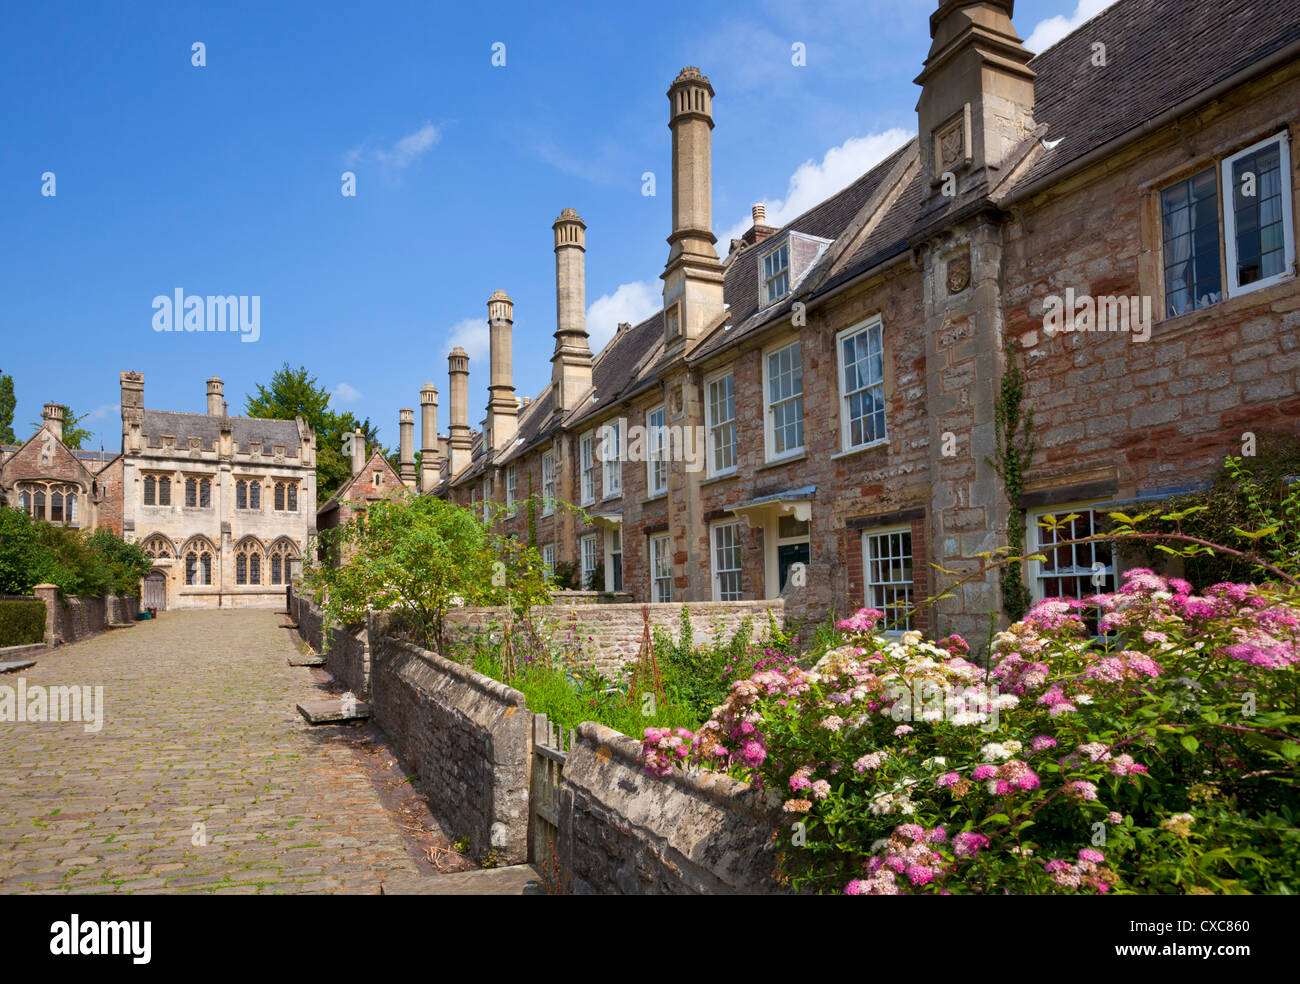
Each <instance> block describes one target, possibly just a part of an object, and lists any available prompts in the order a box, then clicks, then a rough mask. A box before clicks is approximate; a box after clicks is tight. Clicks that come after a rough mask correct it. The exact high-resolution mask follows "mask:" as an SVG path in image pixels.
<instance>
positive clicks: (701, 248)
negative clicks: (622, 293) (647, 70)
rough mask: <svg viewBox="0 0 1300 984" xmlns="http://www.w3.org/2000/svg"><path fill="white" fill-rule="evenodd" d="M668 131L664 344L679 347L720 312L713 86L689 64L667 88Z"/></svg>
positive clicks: (694, 337) (693, 338)
mask: <svg viewBox="0 0 1300 984" xmlns="http://www.w3.org/2000/svg"><path fill="white" fill-rule="evenodd" d="M668 105H669V121H668V127H669V129H671V130H672V132H673V231H672V235H670V236H669V237H668V247H669V248H668V262H667V264H666V265H665V266H664V272H663V273H662V274H661V276H662V278H663V281H664V344H665V346H667V347H668V348H669V349H670V350H671V349H672V347H673V346H674V345H677V346H679V347H684V345H685V343H686V342H689V341H694V340H695V339H696V338H698V337H699V336H700V334H701V333H702V332H703V331H704V330H705V328H706V327H708V325H709V324H710V323H711V322H713V321H714V320H715V319H717V318H718V317H719V316H720V315H721V314H722V312H723V306H722V279H723V268H722V264H721V263H720V262H719V261H718V252H717V250H716V249H714V243H716V242H717V238H716V237H715V236H714V235H713V177H712V174H713V133H712V131H713V86H711V85H710V84H709V80H708V78H707V77H706V76H705V75H704V74H703V73H702V72H701V71H700V70H699V69H698V68H695V67H693V66H687V67H686V68H683V69H682V70H681V71H680V72H679V73H678V74H677V78H676V79H674V80H673V84H672V85H671V86H670V87H669V88H668Z"/></svg>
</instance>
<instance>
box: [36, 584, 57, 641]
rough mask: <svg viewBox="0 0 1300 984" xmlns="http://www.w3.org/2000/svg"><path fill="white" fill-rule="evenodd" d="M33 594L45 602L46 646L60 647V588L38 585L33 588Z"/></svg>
mask: <svg viewBox="0 0 1300 984" xmlns="http://www.w3.org/2000/svg"><path fill="white" fill-rule="evenodd" d="M32 594H34V595H36V597H37V598H39V599H41V601H43V602H45V644H46V645H47V646H54V645H58V643H59V642H61V641H62V640H61V639H60V637H59V631H60V630H59V612H60V608H59V586H58V585H57V584H38V585H36V587H34V588H32Z"/></svg>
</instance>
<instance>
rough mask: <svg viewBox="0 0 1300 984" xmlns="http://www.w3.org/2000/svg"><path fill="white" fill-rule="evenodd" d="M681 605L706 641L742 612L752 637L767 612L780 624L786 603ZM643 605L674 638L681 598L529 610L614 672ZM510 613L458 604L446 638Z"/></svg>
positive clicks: (629, 653) (627, 652)
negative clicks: (648, 603)
mask: <svg viewBox="0 0 1300 984" xmlns="http://www.w3.org/2000/svg"><path fill="white" fill-rule="evenodd" d="M588 593H590V592H588ZM686 607H687V609H688V610H689V612H690V620H691V632H692V634H693V636H694V638H695V639H696V641H698V642H706V641H711V640H712V639H713V637H714V635H715V634H717V633H718V632H719V631H720V632H721V634H722V636H723V638H724V639H730V638H731V637H732V636H733V635H735V634H736V630H737V629H739V628H740V624H741V623H742V622H743V621H744V620H745V619H746V618H748V619H751V620H752V622H753V625H754V635H755V637H757V636H758V635H760V634H761V633H762V631H763V629H764V628H766V627H767V616H768V613H769V612H771V613H772V616H773V617H774V618H775V620H776V623H777V625H784V624H785V603H784V602H783V601H782V600H781V599H779V598H777V599H774V600H771V601H715V602H701V601H692V602H688V603H686ZM646 608H648V609H649V610H650V626H651V630H652V631H653V630H654V629H656V628H659V629H663V630H665V631H666V632H668V633H670V634H671V635H672V637H673V639H677V638H678V636H679V635H680V632H681V619H682V603H681V602H671V603H664V604H652V605H644V604H600V605H596V604H593V605H581V606H562V605H550V606H546V607H538V608H534V609H533V614H534V616H536V618H537V621H538V627H539V629H540V630H541V631H543V632H549V633H550V634H551V637H552V638H553V639H555V640H556V641H557V642H559V643H561V644H563V643H565V642H566V641H568V640H574V641H575V643H576V642H580V643H581V646H582V650H583V653H584V655H585V656H586V657H587V659H588V661H589V662H590V663H591V665H593V666H595V667H596V668H597V669H598V670H600V671H601V672H602V673H606V674H613V673H616V672H617V671H619V670H620V669H622V668H623V667H624V666H626V665H628V664H629V663H631V662H633V661H634V660H635V659H636V656H637V653H638V652H639V651H640V648H641V636H642V633H643V631H644V623H643V621H642V615H641V612H642V609H646ZM510 618H511V611H510V609H509V608H501V607H494V608H457V609H453V610H452V611H450V612H448V614H447V619H446V622H445V625H444V630H445V632H446V634H447V641H448V642H449V643H450V644H452V645H453V646H455V645H462V644H465V643H466V642H468V641H469V640H470V639H472V638H473V637H474V636H475V635H477V634H480V633H483V632H486V631H488V630H489V629H490V627H491V626H493V625H494V624H495V625H502V624H504V623H506V622H508V621H509V620H510Z"/></svg>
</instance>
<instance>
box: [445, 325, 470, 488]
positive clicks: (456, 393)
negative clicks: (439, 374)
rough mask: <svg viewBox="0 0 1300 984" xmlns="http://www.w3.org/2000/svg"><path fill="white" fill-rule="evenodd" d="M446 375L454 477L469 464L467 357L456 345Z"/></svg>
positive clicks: (448, 361)
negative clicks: (449, 394) (447, 377)
mask: <svg viewBox="0 0 1300 984" xmlns="http://www.w3.org/2000/svg"><path fill="white" fill-rule="evenodd" d="M447 375H448V376H450V377H451V422H450V423H449V424H448V425H447V435H448V436H447V449H448V457H449V462H450V466H451V467H450V472H449V477H455V476H456V475H457V474H459V473H460V471H461V470H462V469H463V468H465V466H466V465H468V464H469V461H470V450H471V438H470V433H469V355H468V354H467V353H466V352H465V350H464V349H463V348H461V347H460V346H459V345H457V346H456V347H455V348H454V349H452V350H451V353H450V354H449V355H448V356H447Z"/></svg>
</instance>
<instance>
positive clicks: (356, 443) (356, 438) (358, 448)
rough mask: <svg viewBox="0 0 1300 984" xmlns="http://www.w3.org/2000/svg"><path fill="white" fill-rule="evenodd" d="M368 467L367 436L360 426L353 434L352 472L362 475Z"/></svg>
mask: <svg viewBox="0 0 1300 984" xmlns="http://www.w3.org/2000/svg"><path fill="white" fill-rule="evenodd" d="M365 467H366V436H365V435H364V434H363V433H361V428H360V427H358V428H357V429H356V431H355V432H354V433H353V434H352V474H353V475H360V474H361V469H363V468H365Z"/></svg>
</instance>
